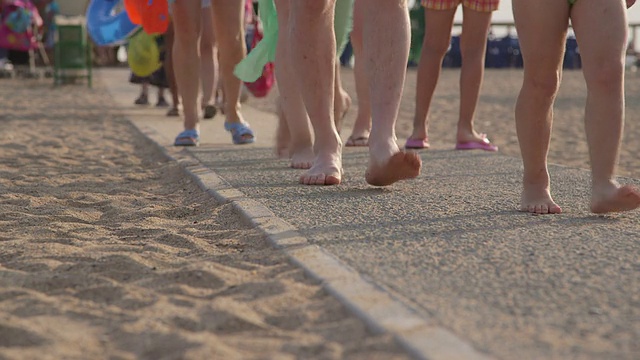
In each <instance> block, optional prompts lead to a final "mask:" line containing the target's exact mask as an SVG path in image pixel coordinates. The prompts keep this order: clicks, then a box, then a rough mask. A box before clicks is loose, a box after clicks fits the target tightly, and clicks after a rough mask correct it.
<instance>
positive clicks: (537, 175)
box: [513, 0, 569, 214]
mask: <svg viewBox="0 0 640 360" xmlns="http://www.w3.org/2000/svg"><path fill="white" fill-rule="evenodd" d="M513 15H514V18H515V23H516V29H517V31H518V38H519V40H520V46H521V48H522V56H523V57H524V63H525V66H524V82H523V84H522V89H521V90H520V95H519V96H518V100H517V103H516V130H517V133H518V140H519V142H520V151H521V153H522V162H523V164H524V174H523V191H522V198H521V207H520V210H521V211H528V212H532V213H538V214H548V213H560V212H561V211H562V210H561V209H560V207H559V206H558V205H557V204H556V203H555V202H554V201H553V199H552V198H551V193H550V179H549V172H548V170H547V152H548V150H549V140H550V138H551V124H552V122H553V102H554V100H555V97H556V94H557V92H558V87H559V85H560V76H561V70H560V69H561V64H562V60H563V54H564V49H565V38H566V33H567V27H568V23H569V5H568V3H567V2H566V1H559V0H536V1H531V0H514V1H513Z"/></svg>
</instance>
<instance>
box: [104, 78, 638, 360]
mask: <svg viewBox="0 0 640 360" xmlns="http://www.w3.org/2000/svg"><path fill="white" fill-rule="evenodd" d="M98 76H99V78H100V79H101V80H102V81H103V82H104V83H105V84H106V85H107V86H108V88H109V89H110V90H111V91H112V93H113V94H114V97H115V100H116V101H117V102H118V103H119V104H121V105H122V107H123V111H125V113H126V114H127V115H128V116H129V118H130V119H132V121H133V122H134V124H136V126H138V128H140V129H141V130H142V131H143V132H145V133H146V134H147V135H148V136H149V137H151V138H152V139H153V140H154V141H156V142H157V143H159V144H160V145H161V146H164V147H166V151H167V152H168V153H169V154H172V156H174V157H176V159H179V160H182V161H185V162H186V163H187V166H192V167H191V170H192V173H195V174H196V175H198V174H200V175H199V176H200V177H201V179H203V180H202V181H203V182H204V183H205V184H214V186H213V188H212V189H211V190H212V192H213V193H214V195H216V196H218V197H219V198H220V199H223V200H227V201H232V200H234V199H242V201H245V203H241V204H240V209H241V210H243V209H244V210H245V213H246V214H247V216H249V217H251V219H252V220H253V221H254V222H256V219H257V220H258V221H257V223H258V224H260V225H261V226H263V227H264V229H265V232H266V233H267V234H270V235H271V238H272V240H273V239H275V240H276V243H277V242H278V241H281V243H280V245H283V246H284V248H285V249H287V244H288V245H291V244H294V245H295V244H304V245H305V246H306V248H308V246H307V245H309V244H310V245H312V246H313V248H314V249H319V250H320V251H319V253H321V254H324V255H326V256H327V257H326V259H333V260H336V264H335V266H336V270H335V271H336V273H340V271H343V270H346V271H347V273H348V272H349V271H350V270H354V271H355V274H356V275H353V273H352V274H351V275H353V277H352V278H349V279H347V282H346V284H345V283H343V284H338V285H336V284H337V283H336V282H335V281H334V280H335V279H331V278H329V279H325V280H327V283H328V285H329V287H330V288H331V286H333V285H336V286H334V287H333V288H332V289H333V291H334V293H335V294H336V295H337V296H338V297H342V298H343V300H345V301H346V302H348V303H349V304H351V305H352V306H353V307H354V310H355V311H356V312H359V313H360V314H361V316H363V317H364V318H365V319H367V320H370V322H371V323H372V325H373V326H379V327H381V329H384V330H389V331H394V332H397V333H398V334H399V338H400V339H401V341H402V342H403V343H404V344H405V345H406V346H407V347H408V348H409V349H410V350H411V351H413V353H414V354H416V355H418V356H420V355H421V356H423V357H425V358H427V357H428V358H443V359H446V358H453V357H457V358H482V357H489V358H501V359H516V358H517V359H540V358H545V359H549V358H557V359H566V358H588V359H603V358H607V359H633V358H638V357H640V281H639V279H640V275H639V274H640V241H639V236H638V234H639V233H640V213H639V212H634V213H631V214H624V215H615V216H606V217H601V216H593V215H591V214H590V213H589V212H588V208H587V204H588V195H589V189H588V184H589V173H588V172H586V171H584V170H578V169H572V168H567V167H561V166H553V167H552V169H551V172H552V177H553V182H554V184H555V186H554V191H555V194H557V195H556V196H555V198H556V200H557V201H559V202H560V203H561V204H563V205H564V206H565V208H567V209H566V210H568V211H567V212H566V213H565V214H562V215H557V216H532V215H528V214H522V213H519V212H517V211H514V209H516V208H517V200H518V197H519V188H520V172H521V162H520V160H519V159H517V158H511V157H506V156H502V155H499V154H488V153H481V152H456V151H453V150H430V151H426V152H423V153H422V159H423V161H424V169H423V174H422V175H421V176H420V177H419V178H418V179H416V180H415V181H410V182H403V183H400V184H396V185H394V186H391V187H389V188H374V187H370V186H367V185H366V184H365V182H364V179H363V174H364V171H365V167H366V161H367V150H366V149H351V148H347V149H346V151H345V153H344V169H345V174H346V175H345V179H344V184H343V185H341V186H337V187H305V186H300V185H298V184H297V183H296V179H297V176H298V174H299V173H300V172H299V171H296V170H292V169H289V168H287V162H286V161H283V160H278V159H274V157H273V156H272V141H273V132H274V129H275V123H276V119H275V118H274V116H273V115H271V114H268V113H264V112H261V111H258V110H256V109H252V108H251V107H250V106H247V107H246V114H245V115H246V116H247V118H249V119H251V124H252V127H253V128H254V129H255V130H256V133H257V135H258V142H257V143H256V144H254V145H249V146H232V145H230V143H231V138H230V136H229V135H228V134H227V133H225V132H224V131H223V129H222V121H223V120H222V117H220V116H218V117H216V118H215V119H214V120H212V121H205V122H204V123H203V127H202V134H203V137H202V146H200V147H197V148H193V149H184V150H180V151H178V150H176V149H174V148H172V146H171V143H172V140H173V137H174V136H175V135H176V134H177V132H178V131H179V130H180V127H181V125H180V120H176V119H175V118H174V119H169V118H166V117H164V116H163V113H162V112H161V111H160V110H156V109H144V110H140V109H134V108H133V107H132V106H130V105H129V104H130V103H131V102H132V101H133V99H134V98H135V95H136V91H137V89H136V88H134V87H131V86H129V85H127V84H125V81H126V74H125V73H124V72H122V71H121V70H104V71H101V72H99V73H98ZM407 96H412V95H411V94H407ZM152 98H153V96H152ZM193 158H195V159H197V162H195V163H194V162H193V160H189V159H193ZM630 181H631V182H633V183H635V184H638V185H640V181H638V180H630ZM243 204H244V205H246V206H245V207H243V206H244V205H243ZM252 209H253V210H255V209H259V210H261V211H266V212H265V213H259V212H258V213H256V212H255V211H254V212H253V213H252V211H253V210H252ZM261 216H262V217H265V218H268V219H269V221H276V222H277V224H276V225H274V224H273V223H268V222H262V223H260V219H261ZM270 226H271V228H270ZM280 230H286V231H285V232H284V233H283V232H279V231H280ZM287 232H288V233H289V234H293V236H292V237H290V238H289V240H291V239H294V241H293V242H292V243H287V242H286V241H287V240H286V239H284V240H283V238H285V237H286V236H283V234H286V233H287ZM278 236H280V237H278ZM282 241H284V242H282ZM289 251H291V250H289ZM291 255H292V257H293V258H294V261H300V262H301V263H302V265H303V266H305V261H307V260H309V257H305V256H302V257H300V256H299V254H296V253H295V251H293V252H291ZM296 256H298V257H297V258H296ZM326 259H325V260H326ZM306 265H309V263H307V264H306ZM309 266H310V268H311V269H312V270H313V269H314V268H313V264H311V265H309ZM331 273H332V272H331V268H327V263H324V268H322V266H320V270H318V272H317V273H316V275H318V276H320V277H323V276H326V274H331ZM323 274H325V275H323ZM345 276H346V275H345ZM340 279H343V280H344V279H345V278H343V277H341V278H340ZM351 280H353V281H354V282H353V283H351V284H366V285H368V286H370V287H369V288H367V289H362V294H366V295H367V296H379V295H381V296H382V297H383V298H384V299H383V300H381V302H380V303H379V305H380V306H376V304H375V299H374V300H373V304H372V300H371V299H369V300H367V299H366V296H365V299H357V298H358V296H357V295H358V290H353V289H352V291H349V289H350V285H349V284H350V283H349V281H351ZM385 296H386V297H385ZM385 314H387V315H388V316H386V317H385ZM394 317H397V318H399V319H402V320H403V321H401V323H400V324H398V323H394V322H393V321H387V320H389V319H390V318H394ZM385 319H386V320H385ZM405 320H410V322H411V321H414V320H415V322H411V323H410V324H408V323H407V322H406V321H405ZM416 334H417V336H414V335H416Z"/></svg>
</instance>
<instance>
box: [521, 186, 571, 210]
mask: <svg viewBox="0 0 640 360" xmlns="http://www.w3.org/2000/svg"><path fill="white" fill-rule="evenodd" d="M520 211H523V212H528V213H532V214H560V213H561V212H562V209H561V208H560V206H558V204H556V203H555V202H554V201H553V199H552V198H551V193H550V191H549V186H546V185H545V186H539V185H533V184H527V183H526V182H525V185H524V188H523V190H522V196H521V199H520Z"/></svg>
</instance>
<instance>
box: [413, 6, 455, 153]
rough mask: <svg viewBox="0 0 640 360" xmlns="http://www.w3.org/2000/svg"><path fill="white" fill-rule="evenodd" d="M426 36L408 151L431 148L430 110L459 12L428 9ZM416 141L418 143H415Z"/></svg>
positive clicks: (426, 12)
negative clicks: (429, 130)
mask: <svg viewBox="0 0 640 360" xmlns="http://www.w3.org/2000/svg"><path fill="white" fill-rule="evenodd" d="M424 11H425V34H428V35H427V36H425V37H424V40H423V42H422V50H420V62H419V63H418V74H417V79H416V100H415V113H414V116H413V131H412V132H411V136H409V140H408V141H407V145H408V146H406V147H408V148H412V147H414V146H411V145H412V142H414V143H415V142H416V141H415V140H417V141H419V142H420V143H419V144H420V145H419V146H415V147H416V148H422V147H425V148H426V147H429V144H428V139H429V132H428V127H429V109H430V107H431V100H432V98H433V94H434V92H435V90H436V85H437V84H438V78H439V77H440V71H441V68H442V60H443V58H444V56H445V54H446V53H447V49H448V48H449V44H450V43H451V27H452V26H453V18H454V15H455V13H456V8H455V7H454V8H451V9H445V10H433V9H429V8H425V10H424ZM411 140H414V141H411Z"/></svg>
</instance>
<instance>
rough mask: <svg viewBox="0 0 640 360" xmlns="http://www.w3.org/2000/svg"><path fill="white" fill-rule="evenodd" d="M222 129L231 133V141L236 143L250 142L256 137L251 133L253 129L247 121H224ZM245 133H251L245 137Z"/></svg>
mask: <svg viewBox="0 0 640 360" xmlns="http://www.w3.org/2000/svg"><path fill="white" fill-rule="evenodd" d="M224 129H225V130H227V131H228V132H230V133H231V138H232V139H233V143H234V144H236V145H241V144H251V143H253V142H255V141H256V137H255V136H254V135H253V130H251V128H249V124H247V123H239V122H238V123H229V122H225V123H224ZM247 135H251V137H250V138H247V137H246V136H247Z"/></svg>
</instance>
